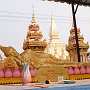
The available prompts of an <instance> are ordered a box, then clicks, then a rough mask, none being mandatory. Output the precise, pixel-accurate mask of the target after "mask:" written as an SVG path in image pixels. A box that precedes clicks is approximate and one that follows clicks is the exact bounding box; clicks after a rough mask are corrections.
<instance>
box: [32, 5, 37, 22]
mask: <svg viewBox="0 0 90 90" xmlns="http://www.w3.org/2000/svg"><path fill="white" fill-rule="evenodd" d="M32 9H33V14H32V23H36V18H35V9H34V6H33V5H32Z"/></svg>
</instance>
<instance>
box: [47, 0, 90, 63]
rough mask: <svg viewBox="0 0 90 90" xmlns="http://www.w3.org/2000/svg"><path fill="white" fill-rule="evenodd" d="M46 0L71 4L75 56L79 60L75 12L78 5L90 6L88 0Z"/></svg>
mask: <svg viewBox="0 0 90 90" xmlns="http://www.w3.org/2000/svg"><path fill="white" fill-rule="evenodd" d="M48 1H55V2H62V3H64V2H66V3H68V4H71V7H72V15H73V26H74V29H75V40H76V50H77V58H78V62H80V48H79V43H78V35H77V25H76V17H75V14H76V12H77V9H78V5H83V6H90V0H48ZM75 5H76V8H75Z"/></svg>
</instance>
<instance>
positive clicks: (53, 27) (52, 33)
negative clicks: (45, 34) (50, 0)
mask: <svg viewBox="0 0 90 90" xmlns="http://www.w3.org/2000/svg"><path fill="white" fill-rule="evenodd" d="M53 39H59V33H58V32H57V31H56V22H55V17H54V16H51V29H50V41H52V40H53Z"/></svg>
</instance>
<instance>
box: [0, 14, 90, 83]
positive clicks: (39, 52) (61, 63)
mask: <svg viewBox="0 0 90 90" xmlns="http://www.w3.org/2000/svg"><path fill="white" fill-rule="evenodd" d="M71 32H73V33H74V29H73V30H72V31H70V37H71V34H72V33H71ZM79 33H80V32H79ZM78 35H80V34H78ZM70 37H69V43H68V46H67V48H66V49H67V51H68V52H69V54H70V55H71V51H72V53H74V52H73V51H75V47H74V45H73V46H72V45H71V42H72V41H71V40H70ZM83 40H84V38H82V37H80V42H79V43H80V45H81V46H80V48H81V49H82V50H81V53H82V51H83V53H84V55H86V54H87V49H88V48H89V46H88V44H85V43H83ZM46 47H47V42H46V40H45V39H43V35H42V32H41V31H40V27H39V25H38V23H37V22H36V18H35V15H34V14H33V16H32V21H31V24H30V25H29V27H28V32H27V36H26V39H25V40H24V43H23V50H24V51H23V52H22V53H18V52H17V51H16V50H15V49H14V48H13V47H4V46H2V45H0V50H1V51H2V52H3V53H4V55H5V56H6V58H4V60H1V61H0V84H10V83H11V84H12V83H23V80H22V63H28V64H29V66H30V73H31V78H32V82H44V81H45V80H51V81H58V80H59V79H61V77H62V78H63V79H72V80H78V79H86V78H87V79H88V78H90V70H89V69H90V66H89V63H88V60H86V62H85V60H82V62H81V63H78V62H77V58H75V60H72V59H70V60H59V59H57V58H55V57H54V56H52V55H51V54H47V53H45V52H44V50H45V48H46ZM70 57H71V56H70ZM72 57H73V56H72ZM72 57H71V58H72ZM85 57H86V56H85ZM74 61H75V62H74Z"/></svg>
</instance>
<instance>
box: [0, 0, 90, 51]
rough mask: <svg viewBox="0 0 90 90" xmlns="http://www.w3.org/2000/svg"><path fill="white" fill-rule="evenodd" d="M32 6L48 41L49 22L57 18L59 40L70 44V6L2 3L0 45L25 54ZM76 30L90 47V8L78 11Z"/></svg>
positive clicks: (26, 0) (30, 0)
mask: <svg viewBox="0 0 90 90" xmlns="http://www.w3.org/2000/svg"><path fill="white" fill-rule="evenodd" d="M32 6H34V9H35V15H36V17H37V20H38V22H39V25H40V28H41V31H42V32H43V35H44V38H46V39H48V34H49V30H50V18H51V15H52V14H53V15H54V16H55V18H56V25H57V31H58V32H59V33H60V40H61V41H63V42H64V43H67V40H68V36H69V31H70V28H71V26H72V12H71V6H70V5H67V4H65V3H64V4H62V3H53V2H46V1H45V2H44V1H40V0H0V44H1V45H7V46H13V47H14V48H16V49H17V51H21V50H22V45H23V40H24V39H25V37H26V33H27V29H28V25H29V24H30V22H31V17H32V11H33V9H32ZM77 26H78V27H79V28H80V29H81V34H83V36H85V39H86V41H88V42H89V43H90V7H83V6H80V7H79V8H78V11H77Z"/></svg>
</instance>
